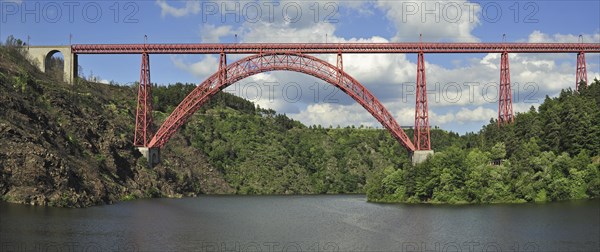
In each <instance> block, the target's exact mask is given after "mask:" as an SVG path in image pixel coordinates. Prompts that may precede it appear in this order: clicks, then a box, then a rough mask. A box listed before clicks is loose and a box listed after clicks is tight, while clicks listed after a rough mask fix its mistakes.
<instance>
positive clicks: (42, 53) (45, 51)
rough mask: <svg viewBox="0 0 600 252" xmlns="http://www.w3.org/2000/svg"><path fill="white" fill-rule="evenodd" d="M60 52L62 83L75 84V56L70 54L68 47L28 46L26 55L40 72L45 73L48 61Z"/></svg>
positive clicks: (76, 63)
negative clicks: (62, 62)
mask: <svg viewBox="0 0 600 252" xmlns="http://www.w3.org/2000/svg"><path fill="white" fill-rule="evenodd" d="M57 52H60V53H61V54H62V55H63V59H64V67H63V71H64V75H63V81H64V82H66V83H69V84H73V83H74V82H75V77H77V65H78V62H77V55H76V54H73V53H72V52H71V47H70V46H29V47H28V48H27V53H28V54H29V56H30V57H31V60H32V61H33V63H34V64H36V65H37V67H38V69H39V70H40V71H42V72H44V73H45V72H46V69H47V63H48V60H49V59H50V58H51V57H52V55H54V54H55V53H57Z"/></svg>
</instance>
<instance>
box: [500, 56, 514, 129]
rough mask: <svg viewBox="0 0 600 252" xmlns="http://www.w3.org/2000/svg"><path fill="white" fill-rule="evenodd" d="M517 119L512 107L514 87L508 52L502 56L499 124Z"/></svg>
mask: <svg viewBox="0 0 600 252" xmlns="http://www.w3.org/2000/svg"><path fill="white" fill-rule="evenodd" d="M514 120H515V118H514V114H513V108H512V89H511V87H510V68H509V65H508V52H506V51H505V52H503V53H502V56H501V58H500V91H499V93H498V126H502V125H506V124H510V123H513V122H514Z"/></svg>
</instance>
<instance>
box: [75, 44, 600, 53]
mask: <svg viewBox="0 0 600 252" xmlns="http://www.w3.org/2000/svg"><path fill="white" fill-rule="evenodd" d="M71 48H72V51H73V53H76V54H140V53H142V52H147V53H151V54H217V53H221V52H224V53H227V54H259V53H261V52H275V51H276V52H300V53H311V54H320V53H328V54H335V53H339V52H341V53H418V52H421V51H422V52H424V53H502V52H505V51H506V52H509V53H578V52H586V53H600V43H241V44H76V45H72V47H71Z"/></svg>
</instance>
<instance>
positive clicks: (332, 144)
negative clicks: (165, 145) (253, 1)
mask: <svg viewBox="0 0 600 252" xmlns="http://www.w3.org/2000/svg"><path fill="white" fill-rule="evenodd" d="M194 87H195V85H193V84H181V83H177V84H175V85H170V86H155V87H154V89H153V94H154V102H155V104H156V106H155V108H156V111H155V117H156V118H157V121H161V120H164V119H165V118H166V116H167V115H168V114H169V112H170V111H172V110H173V108H174V106H176V105H177V104H178V103H179V102H180V101H181V100H183V98H184V97H185V95H187V94H188V93H189V92H190V91H191V90H192V89H193V88H194ZM409 131H410V130H409ZM409 133H410V134H412V133H411V132H409ZM179 134H180V135H182V136H184V137H185V138H186V139H187V140H186V141H187V142H188V143H189V144H190V145H192V146H194V147H196V148H198V149H200V150H202V151H203V152H204V153H206V155H207V157H208V158H209V160H210V162H211V164H212V165H213V166H214V167H216V168H217V169H219V171H220V172H222V173H223V174H224V176H225V179H226V180H227V182H229V184H230V185H231V186H232V187H233V188H235V189H236V191H237V193H241V194H281V193H284V194H317V193H364V192H365V190H364V187H365V185H366V183H367V178H368V177H370V176H372V174H377V173H381V172H383V170H384V169H396V168H399V167H400V168H402V167H404V166H406V165H407V164H409V163H410V162H409V157H408V154H407V152H406V150H405V149H404V148H402V147H401V146H400V145H399V144H398V143H397V141H396V140H394V139H393V138H392V137H391V135H390V134H389V133H388V132H387V131H386V130H383V129H371V128H364V127H358V128H356V127H345V128H340V127H336V128H324V127H321V126H318V125H313V126H308V127H307V126H305V125H303V124H301V123H300V122H298V121H294V120H292V119H290V118H288V117H287V116H286V115H282V114H277V113H276V112H275V111H273V110H271V109H263V108H260V107H258V106H255V105H254V104H253V103H251V102H249V101H246V100H244V99H242V98H239V97H236V96H233V95H231V94H228V93H219V94H218V95H216V96H215V97H214V98H213V99H212V100H211V101H210V102H209V104H207V106H204V107H203V108H202V109H201V110H200V111H199V112H197V113H196V114H195V116H194V118H193V119H192V120H190V122H189V123H187V124H186V125H185V126H184V127H183V129H182V130H181V132H180V133H179ZM432 134H433V135H434V138H433V141H434V142H433V144H434V145H438V146H441V145H449V144H450V143H452V142H455V141H458V140H459V139H460V138H459V136H458V134H456V133H448V132H445V131H443V130H440V129H433V131H432ZM166 162H168V160H166Z"/></svg>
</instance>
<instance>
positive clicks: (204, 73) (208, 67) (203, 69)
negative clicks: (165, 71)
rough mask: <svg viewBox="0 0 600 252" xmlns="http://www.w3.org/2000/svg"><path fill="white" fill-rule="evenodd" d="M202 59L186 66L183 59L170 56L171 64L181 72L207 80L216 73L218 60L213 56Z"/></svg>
mask: <svg viewBox="0 0 600 252" xmlns="http://www.w3.org/2000/svg"><path fill="white" fill-rule="evenodd" d="M203 57H204V58H203V59H202V60H200V61H197V62H195V63H191V64H188V63H186V62H185V61H184V59H185V57H181V56H171V62H173V64H175V66H176V67H177V68H179V69H181V70H184V71H187V72H189V73H191V74H192V75H194V76H195V77H196V78H198V79H200V80H202V81H203V80H204V79H206V78H208V77H209V76H210V75H212V74H214V73H215V72H216V71H217V68H218V66H219V59H218V58H217V57H216V56H214V55H205V56H203Z"/></svg>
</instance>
